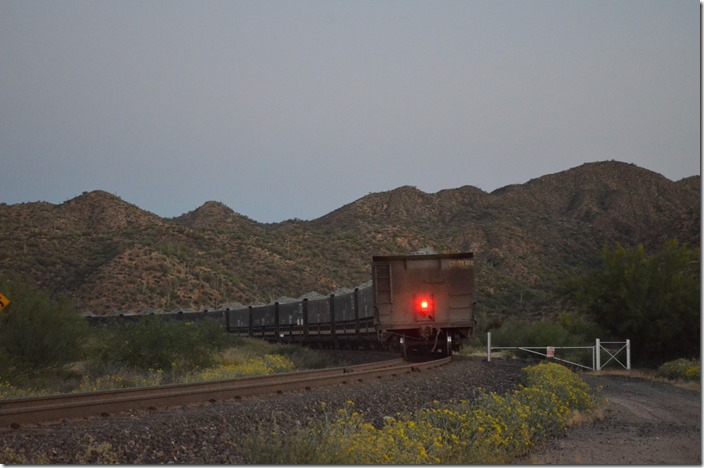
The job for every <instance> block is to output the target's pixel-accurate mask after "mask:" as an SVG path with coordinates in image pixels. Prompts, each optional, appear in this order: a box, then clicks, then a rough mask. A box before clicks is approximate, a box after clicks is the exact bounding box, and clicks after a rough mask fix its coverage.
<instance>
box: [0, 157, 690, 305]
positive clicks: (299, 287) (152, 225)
mask: <svg viewBox="0 0 704 468" xmlns="http://www.w3.org/2000/svg"><path fill="white" fill-rule="evenodd" d="M700 184H701V182H700V176H694V177H689V178H687V179H683V180H681V181H677V182H673V181H670V180H669V179H667V178H665V177H663V176H661V175H659V174H657V173H654V172H651V171H648V170H645V169H642V168H639V167H637V166H634V165H632V164H624V163H620V162H614V161H610V162H598V163H589V164H584V165H582V166H580V167H576V168H573V169H570V170H567V171H563V172H559V173H556V174H550V175H546V176H543V177H540V178H538V179H534V180H531V181H529V182H527V183H525V184H522V185H511V186H507V187H504V188H501V189H499V190H496V191H494V192H492V193H486V192H483V191H482V190H479V189H477V188H475V187H470V186H465V187H461V188H457V189H450V190H442V191H440V192H438V193H434V194H428V193H424V192H421V191H420V190H418V189H416V188H414V187H400V188H398V189H395V190H391V191H388V192H382V193H373V194H370V195H367V196H366V197H363V198H360V199H359V200H356V201H354V202H352V203H350V204H348V205H345V206H343V207H341V208H339V209H337V210H335V211H333V212H331V213H329V214H327V215H325V216H323V217H320V218H318V219H315V220H313V221H300V220H295V221H294V220H292V221H285V222H282V223H277V224H260V223H257V222H255V221H253V220H251V219H249V218H247V217H245V216H242V215H239V214H237V213H236V212H234V211H233V210H232V209H230V208H229V207H227V206H225V205H223V204H221V203H217V202H207V203H205V204H204V205H203V206H201V207H200V208H198V209H197V210H194V211H192V212H189V213H186V214H184V215H182V216H180V217H178V218H173V219H164V218H160V217H158V216H156V215H154V214H152V213H149V212H146V211H144V210H141V209H140V208H138V207H136V206H134V205H131V204H129V203H127V202H125V201H123V200H121V199H120V198H118V197H115V196H113V195H111V194H108V193H106V192H101V191H96V192H90V193H84V194H82V195H80V196H78V197H76V198H74V199H72V200H69V201H67V202H65V203H63V204H60V205H53V204H50V203H45V202H38V203H22V204H16V205H7V204H0V217H1V219H2V220H3V221H2V223H1V224H0V234H1V235H0V275H2V276H6V277H20V278H23V279H26V280H29V281H31V282H34V283H36V284H38V285H39V286H41V287H43V288H46V289H49V290H51V291H55V292H60V293H65V294H67V295H69V296H71V297H72V298H73V299H74V300H75V302H76V303H77V305H78V306H79V307H80V309H81V310H82V311H84V312H87V313H94V314H99V315H102V314H112V313H119V312H125V313H138V312H143V311H146V310H156V311H161V310H163V311H171V310H176V309H196V310H198V309H202V308H214V307H219V306H223V305H224V306H227V305H230V304H232V303H233V302H240V303H250V302H268V301H272V300H275V299H276V298H278V297H280V296H284V295H286V296H293V297H298V296H300V295H302V294H304V293H308V292H311V291H317V292H319V293H329V292H332V291H334V290H335V289H337V288H340V287H353V286H355V285H358V284H361V283H364V282H366V281H368V280H369V279H370V272H369V263H370V260H371V256H372V255H384V254H406V253H411V252H414V251H416V250H418V249H421V248H425V247H430V248H433V249H435V250H436V251H438V252H453V251H473V252H475V255H476V259H477V265H478V269H479V271H478V280H477V283H478V287H479V289H480V294H481V304H482V305H483V307H484V308H485V310H487V309H488V310H495V311H504V312H524V311H527V312H531V313H544V312H550V311H552V310H554V307H555V306H556V302H555V298H554V294H553V293H554V291H555V288H556V287H557V286H558V285H559V283H560V281H561V280H562V278H564V277H566V276H568V275H570V274H572V273H574V272H575V271H577V270H578V269H580V268H583V267H584V265H586V264H589V263H591V262H594V261H595V259H596V258H597V256H598V254H599V252H600V250H601V248H602V247H603V246H604V245H605V244H608V245H612V244H614V243H616V242H618V243H621V244H622V245H636V244H639V243H642V244H644V245H645V246H646V247H648V248H659V247H660V246H662V243H663V242H664V241H666V240H668V239H677V240H679V241H680V242H682V243H686V244H689V245H692V246H699V242H700V236H701V232H700V231H701V230H700V220H701V205H700V200H701V185H700Z"/></svg>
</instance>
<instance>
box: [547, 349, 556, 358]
mask: <svg viewBox="0 0 704 468" xmlns="http://www.w3.org/2000/svg"><path fill="white" fill-rule="evenodd" d="M545 355H546V356H547V357H548V359H552V358H554V357H555V347H554V346H548V348H547V352H546V353H545Z"/></svg>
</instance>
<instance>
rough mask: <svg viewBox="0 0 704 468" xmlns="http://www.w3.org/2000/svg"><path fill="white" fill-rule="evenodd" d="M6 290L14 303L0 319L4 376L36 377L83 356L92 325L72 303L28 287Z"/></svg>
mask: <svg viewBox="0 0 704 468" xmlns="http://www.w3.org/2000/svg"><path fill="white" fill-rule="evenodd" d="M3 289H4V291H5V295H6V296H8V297H10V298H11V301H12V302H11V304H10V306H9V307H8V309H7V312H6V315H5V316H4V317H2V318H1V319H0V364H2V369H1V370H0V373H1V374H3V375H4V376H5V377H8V378H9V377H17V376H18V375H27V374H36V373H39V372H41V371H44V370H47V369H58V368H61V367H64V366H65V365H67V364H69V363H72V362H74V361H76V360H78V359H80V358H81V357H82V356H83V345H84V344H85V341H86V338H87V336H88V324H87V323H86V321H85V320H84V319H83V317H81V316H80V315H79V314H78V313H77V312H76V311H75V310H74V308H73V306H72V305H71V303H70V302H68V300H66V299H62V298H55V297H51V296H50V295H49V294H48V293H46V292H44V291H40V290H37V289H34V288H31V287H28V286H26V285H20V284H12V285H8V284H5V285H4V286H3Z"/></svg>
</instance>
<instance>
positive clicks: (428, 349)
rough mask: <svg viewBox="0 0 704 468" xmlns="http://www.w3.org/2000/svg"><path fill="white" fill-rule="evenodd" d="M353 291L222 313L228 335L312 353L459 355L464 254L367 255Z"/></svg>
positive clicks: (468, 314) (470, 296)
mask: <svg viewBox="0 0 704 468" xmlns="http://www.w3.org/2000/svg"><path fill="white" fill-rule="evenodd" d="M371 266H372V284H371V286H367V287H364V288H357V289H355V290H354V291H353V292H352V293H349V294H342V295H330V296H329V297H327V298H322V299H321V298H319V299H303V300H301V301H297V302H291V303H278V302H277V303H274V304H271V305H266V306H258V307H257V306H249V307H247V308H243V309H237V310H229V309H228V310H226V311H224V319H225V327H226V329H227V331H228V332H230V333H233V334H236V335H239V336H249V337H259V338H264V339H268V340H271V341H280V342H295V343H301V344H304V345H308V346H313V347H336V348H337V347H369V348H385V349H390V350H392V351H394V352H399V353H400V354H402V355H403V356H404V357H406V358H409V357H410V356H418V355H428V354H431V355H441V356H446V355H450V354H452V352H453V351H458V350H459V349H461V347H462V343H463V341H464V340H465V338H468V337H470V336H472V334H473V333H474V329H475V327H476V323H477V320H476V311H475V307H476V301H475V289H474V258H473V254H472V253H471V252H469V253H454V254H430V255H397V256H375V257H372V265H371Z"/></svg>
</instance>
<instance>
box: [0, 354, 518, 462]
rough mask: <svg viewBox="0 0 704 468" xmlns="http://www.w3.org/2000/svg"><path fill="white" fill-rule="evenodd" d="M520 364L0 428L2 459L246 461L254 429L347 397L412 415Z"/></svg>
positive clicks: (375, 416)
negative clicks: (245, 442) (247, 443)
mask: <svg viewBox="0 0 704 468" xmlns="http://www.w3.org/2000/svg"><path fill="white" fill-rule="evenodd" d="M520 367H521V365H520V364H514V365H512V364H509V363H506V362H501V361H494V362H486V361H484V360H482V359H480V358H466V357H463V358H459V359H457V360H456V361H454V362H452V363H451V364H448V365H446V366H442V367H440V368H437V369H432V370H427V371H423V372H413V373H410V374H405V375H403V376H400V377H386V378H384V379H382V380H375V381H372V382H368V383H367V382H365V383H355V384H349V385H338V386H334V387H328V388H321V389H313V390H312V391H307V392H306V391H291V392H286V393H284V394H281V395H263V396H260V397H251V398H246V399H242V400H232V401H223V402H216V403H203V404H197V405H190V406H187V407H178V408H167V409H159V410H155V411H149V412H145V411H135V412H132V413H122V414H119V415H114V416H109V417H106V418H82V419H76V420H70V421H61V422H53V423H44V424H38V425H32V426H26V427H20V428H19V429H2V430H0V431H3V432H0V463H5V464H8V463H18V462H19V463H29V464H37V463H49V464H77V463H82V464H96V463H119V464H164V463H183V464H225V463H227V464H244V463H247V462H248V460H247V459H246V457H245V454H244V453H243V450H242V446H241V441H242V440H243V438H244V437H245V436H247V435H248V434H251V433H253V432H258V431H270V430H272V429H274V428H275V429H276V430H277V431H279V432H286V431H288V430H291V429H292V428H295V427H299V426H301V425H305V424H306V423H308V422H310V421H311V420H313V419H316V418H322V417H325V412H327V414H330V413H334V412H335V411H336V410H337V409H338V408H342V407H343V406H345V404H346V402H348V401H352V402H353V403H354V407H355V409H356V410H357V411H360V412H362V413H364V414H365V415H366V416H367V417H368V418H369V420H370V421H372V422H373V423H374V424H381V422H382V421H383V418H384V417H385V416H396V415H398V414H403V413H412V412H413V411H416V410H418V409H421V408H424V407H429V406H431V405H432V404H433V401H438V402H441V403H443V402H449V401H451V400H455V401H459V400H468V399H471V398H472V395H473V392H474V391H475V390H476V389H477V388H478V387H482V388H484V389H486V390H488V391H496V392H498V393H504V392H506V391H508V390H510V389H513V388H515V387H516V386H517V385H518V384H519V383H523V373H522V372H520ZM322 403H325V404H326V409H325V411H323V409H322V406H323V405H322ZM13 457H15V460H14V461H13V459H12V458H13ZM22 457H23V458H22Z"/></svg>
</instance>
